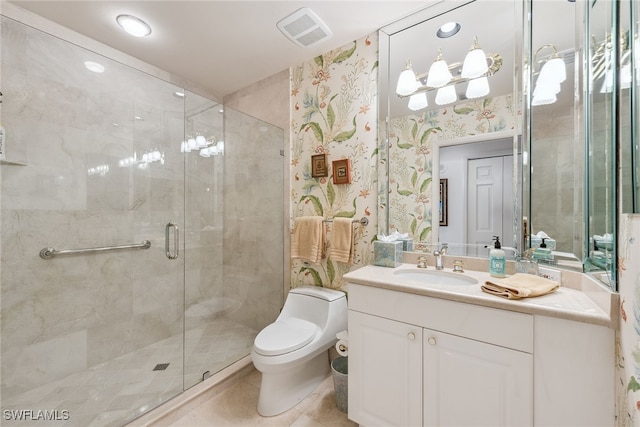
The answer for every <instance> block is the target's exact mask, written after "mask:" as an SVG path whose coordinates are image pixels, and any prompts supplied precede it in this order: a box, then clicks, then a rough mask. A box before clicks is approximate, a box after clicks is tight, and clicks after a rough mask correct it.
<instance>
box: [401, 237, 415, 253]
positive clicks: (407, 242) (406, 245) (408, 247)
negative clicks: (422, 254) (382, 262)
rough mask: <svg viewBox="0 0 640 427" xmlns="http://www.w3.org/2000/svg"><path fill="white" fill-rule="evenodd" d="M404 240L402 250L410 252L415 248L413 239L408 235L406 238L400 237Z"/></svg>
mask: <svg viewBox="0 0 640 427" xmlns="http://www.w3.org/2000/svg"><path fill="white" fill-rule="evenodd" d="M399 240H400V241H401V242H402V250H403V251H405V252H410V251H412V250H413V239H412V238H410V237H407V238H406V239H399Z"/></svg>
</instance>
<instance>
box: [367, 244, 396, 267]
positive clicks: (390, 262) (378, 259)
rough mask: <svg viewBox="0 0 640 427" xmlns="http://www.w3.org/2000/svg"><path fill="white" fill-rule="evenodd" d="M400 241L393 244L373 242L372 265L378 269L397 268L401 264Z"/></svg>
mask: <svg viewBox="0 0 640 427" xmlns="http://www.w3.org/2000/svg"><path fill="white" fill-rule="evenodd" d="M402 248H403V244H402V241H401V240H396V241H395V242H381V241H379V240H377V241H375V242H373V264H374V265H379V266H380V267H397V266H399V265H400V264H402Z"/></svg>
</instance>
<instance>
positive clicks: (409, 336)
mask: <svg viewBox="0 0 640 427" xmlns="http://www.w3.org/2000/svg"><path fill="white" fill-rule="evenodd" d="M407 338H409V340H410V341H413V340H415V339H416V334H414V333H413V332H409V333H408V334H407Z"/></svg>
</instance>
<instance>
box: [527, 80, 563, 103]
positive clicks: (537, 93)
mask: <svg viewBox="0 0 640 427" xmlns="http://www.w3.org/2000/svg"><path fill="white" fill-rule="evenodd" d="M558 86H559V84H558ZM555 90H556V88H555V87H554V86H553V85H547V84H540V80H538V83H536V87H535V89H534V90H533V99H532V101H531V105H533V106H536V105H547V104H553V103H554V102H556V101H557V97H556V93H557V92H556V91H555Z"/></svg>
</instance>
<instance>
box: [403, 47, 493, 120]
mask: <svg viewBox="0 0 640 427" xmlns="http://www.w3.org/2000/svg"><path fill="white" fill-rule="evenodd" d="M471 53H473V55H472V60H471V62H472V63H473V62H474V59H473V57H474V56H477V55H478V53H479V54H480V55H482V58H483V60H482V61H481V62H482V63H483V64H484V67H482V66H477V64H476V65H473V64H472V65H473V67H472V68H469V69H471V70H472V72H470V73H469V72H468V73H467V75H469V74H470V75H473V76H474V77H465V76H464V75H463V73H464V71H463V70H464V66H465V64H466V63H467V59H468V57H469V54H467V59H465V61H464V62H457V63H453V64H447V63H446V62H445V61H444V59H443V58H442V50H441V49H438V57H437V59H436V61H435V62H434V63H433V64H431V66H430V67H429V72H428V73H423V74H418V75H416V74H415V73H414V72H413V70H412V68H411V61H409V60H407V64H406V67H405V69H404V70H403V71H402V72H401V73H400V76H399V77H398V83H397V85H396V94H397V95H398V96H399V97H400V98H405V97H410V99H409V108H410V109H412V110H414V111H416V110H419V109H422V108H425V107H427V106H428V103H427V98H426V93H427V92H430V91H435V90H437V93H436V97H435V102H436V104H437V105H446V104H451V103H453V102H456V101H457V100H458V95H457V93H456V90H455V85H457V84H460V83H468V85H467V93H466V97H467V98H480V97H483V96H486V95H488V94H489V91H490V88H489V80H488V79H487V77H488V76H492V75H494V74H495V73H496V72H497V71H498V70H500V68H501V67H502V56H500V55H499V54H497V53H492V54H489V55H485V53H484V51H483V50H482V49H480V48H479V47H478V39H477V37H475V38H474V45H473V47H472V50H471V52H470V54H471ZM482 70H484V71H482ZM479 71H482V72H481V73H480V74H477V73H478V72H479ZM421 93H425V96H422V95H421V96H419V97H418V96H416V95H418V94H421Z"/></svg>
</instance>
